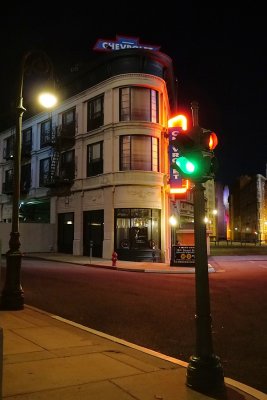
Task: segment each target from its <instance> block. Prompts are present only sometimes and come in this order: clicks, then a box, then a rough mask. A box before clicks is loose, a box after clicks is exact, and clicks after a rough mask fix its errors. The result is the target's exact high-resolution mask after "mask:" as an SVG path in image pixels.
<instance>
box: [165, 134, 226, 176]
mask: <svg viewBox="0 0 267 400" xmlns="http://www.w3.org/2000/svg"><path fill="white" fill-rule="evenodd" d="M170 144H171V145H172V146H174V147H175V148H176V149H177V154H178V157H177V158H176V159H175V160H174V163H173V165H172V166H173V168H175V169H176V170H177V171H178V172H179V173H180V175H181V176H182V177H183V178H185V179H190V180H191V181H193V182H206V181H207V180H209V179H213V178H214V176H215V173H216V170H217V165H218V163H217V158H216V157H215V156H214V153H213V150H214V148H215V147H216V146H217V144H218V138H217V135H216V134H215V133H214V132H211V131H210V130H207V129H203V128H200V127H199V126H194V127H193V128H192V129H191V130H190V131H181V132H179V133H178V134H177V136H176V139H175V140H173V141H172V142H171V143H170Z"/></svg>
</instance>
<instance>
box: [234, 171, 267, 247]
mask: <svg viewBox="0 0 267 400" xmlns="http://www.w3.org/2000/svg"><path fill="white" fill-rule="evenodd" d="M266 181H267V179H266V177H264V176H263V175H260V174H258V175H254V176H247V175H245V176H241V177H240V178H239V179H238V180H237V181H236V182H235V184H234V185H232V186H231V187H230V222H231V239H233V240H241V241H249V242H257V241H266V240H267V185H266Z"/></svg>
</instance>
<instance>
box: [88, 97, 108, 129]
mask: <svg viewBox="0 0 267 400" xmlns="http://www.w3.org/2000/svg"><path fill="white" fill-rule="evenodd" d="M103 124H104V95H101V96H98V97H95V98H94V99H92V100H90V101H89V102H88V110H87V130H88V131H92V130H93V129H96V128H99V127H100V126H102V125H103Z"/></svg>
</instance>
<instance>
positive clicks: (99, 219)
mask: <svg viewBox="0 0 267 400" xmlns="http://www.w3.org/2000/svg"><path fill="white" fill-rule="evenodd" d="M103 238H104V210H94V211H85V212H84V214H83V254H84V255H85V256H90V244H91V245H92V256H93V257H100V258H102V254H103V253H102V252H103Z"/></svg>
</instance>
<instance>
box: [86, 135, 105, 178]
mask: <svg viewBox="0 0 267 400" xmlns="http://www.w3.org/2000/svg"><path fill="white" fill-rule="evenodd" d="M102 173H103V142H98V143H94V144H90V145H88V146H87V176H94V175H98V174H102Z"/></svg>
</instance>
